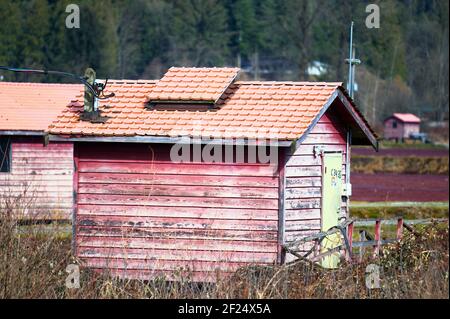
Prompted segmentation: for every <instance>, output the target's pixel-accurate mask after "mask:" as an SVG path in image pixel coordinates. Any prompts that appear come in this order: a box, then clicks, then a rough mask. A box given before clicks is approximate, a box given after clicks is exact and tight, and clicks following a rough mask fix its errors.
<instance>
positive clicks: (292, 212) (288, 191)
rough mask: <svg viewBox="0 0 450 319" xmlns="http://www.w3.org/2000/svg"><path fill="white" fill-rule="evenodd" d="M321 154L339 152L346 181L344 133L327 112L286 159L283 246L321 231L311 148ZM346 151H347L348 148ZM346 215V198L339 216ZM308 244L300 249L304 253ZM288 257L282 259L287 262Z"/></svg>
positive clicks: (317, 167)
mask: <svg viewBox="0 0 450 319" xmlns="http://www.w3.org/2000/svg"><path fill="white" fill-rule="evenodd" d="M315 146H322V147H323V150H324V151H325V152H336V151H339V152H342V154H343V156H342V172H343V175H342V178H343V184H344V183H345V179H346V161H347V156H350V154H347V130H346V128H345V125H344V123H342V122H341V121H340V120H339V119H338V117H337V116H335V115H334V114H333V113H331V112H327V113H326V114H324V115H323V116H322V118H321V119H320V120H319V122H318V123H317V124H316V126H315V127H314V128H313V130H312V131H311V133H310V134H309V135H308V136H307V138H306V139H305V140H304V142H303V143H302V144H301V145H300V146H299V147H298V149H297V150H296V151H295V152H294V154H291V155H289V156H288V159H287V162H286V168H285V174H286V178H285V185H286V188H285V195H284V196H285V211H284V213H285V218H284V219H285V221H284V224H285V226H284V230H285V231H284V242H285V243H289V242H292V241H293V240H296V239H299V238H302V237H306V236H309V235H313V234H316V233H318V232H319V231H320V230H321V206H322V203H321V201H322V158H321V157H320V156H314V147H315ZM349 150H350V147H349ZM346 215H347V198H346V197H343V201H342V209H341V216H340V217H345V216H346ZM310 248H311V244H309V243H308V244H307V245H305V246H304V247H303V250H304V251H305V252H306V251H307V250H309V249H310ZM290 259H292V258H291V256H286V260H287V261H289V260H290Z"/></svg>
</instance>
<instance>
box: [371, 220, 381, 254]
mask: <svg viewBox="0 0 450 319" xmlns="http://www.w3.org/2000/svg"><path fill="white" fill-rule="evenodd" d="M380 244H381V220H380V219H377V220H376V222H375V246H374V251H373V257H374V258H375V257H377V256H378V255H379V254H380Z"/></svg>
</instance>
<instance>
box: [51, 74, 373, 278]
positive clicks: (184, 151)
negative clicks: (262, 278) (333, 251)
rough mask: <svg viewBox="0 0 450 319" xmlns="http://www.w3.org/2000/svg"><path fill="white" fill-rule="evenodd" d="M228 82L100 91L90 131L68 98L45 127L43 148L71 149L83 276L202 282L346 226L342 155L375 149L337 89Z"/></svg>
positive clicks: (179, 77)
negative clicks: (183, 273) (102, 97)
mask: <svg viewBox="0 0 450 319" xmlns="http://www.w3.org/2000/svg"><path fill="white" fill-rule="evenodd" d="M238 72H239V69H234V68H171V69H170V70H169V71H168V72H167V73H166V75H165V76H164V77H163V78H162V79H161V80H159V81H112V82H110V84H109V86H108V90H109V91H110V92H114V93H115V97H114V98H112V99H109V100H106V101H100V103H99V108H98V110H99V112H100V113H101V117H102V118H103V119H104V123H90V122H87V121H81V120H80V115H81V113H83V112H84V111H83V100H82V99H81V98H80V99H79V100H78V101H73V102H72V103H71V104H70V106H69V107H67V108H66V110H65V111H64V112H62V113H61V114H60V115H59V116H58V118H57V120H56V121H54V122H53V124H52V125H51V126H50V134H51V135H50V140H51V141H55V142H56V141H57V142H61V141H66V142H73V143H74V148H75V157H74V161H75V174H74V187H75V190H74V192H75V194H76V195H75V213H74V215H73V223H74V225H75V228H74V229H75V233H74V237H73V238H74V249H75V252H76V255H77V256H78V257H79V258H80V259H81V260H82V261H83V262H84V263H85V265H86V266H88V267H92V268H94V269H99V270H101V269H108V270H110V271H111V272H112V273H113V274H118V275H120V276H126V277H131V278H152V277H154V276H156V275H159V274H163V275H166V276H168V277H169V278H170V277H174V276H175V274H176V273H177V271H179V270H180V269H187V270H189V271H190V272H191V273H192V275H193V276H194V279H198V280H213V279H214V277H215V276H216V274H215V272H216V270H220V272H221V273H224V274H226V273H230V272H233V271H235V270H236V269H237V268H238V267H240V266H245V265H249V264H255V263H256V264H276V263H282V262H285V261H286V260H288V259H291V256H286V254H285V252H284V251H283V249H282V248H281V247H282V244H284V243H287V242H289V241H292V240H295V239H297V238H300V237H303V236H306V235H308V234H311V233H316V232H319V231H320V230H322V229H328V228H330V227H331V226H333V225H335V224H337V223H338V219H339V218H342V217H345V216H347V214H348V203H349V196H350V194H351V187H350V180H349V177H350V176H349V166H350V146H351V144H364V145H372V146H374V147H375V148H377V139H376V136H375V134H374V132H373V130H372V129H371V128H370V127H369V125H368V124H367V122H366V121H365V119H364V118H363V116H362V114H361V113H360V112H359V111H358V109H357V108H356V107H355V105H354V103H353V101H352V100H351V99H350V97H349V96H348V95H347V93H346V91H345V89H344V88H343V87H342V86H341V84H340V83H311V82H244V81H237V80H236V77H237V75H238ZM83 118H86V117H85V116H83ZM230 154H231V155H230ZM306 248H307V247H305V249H306Z"/></svg>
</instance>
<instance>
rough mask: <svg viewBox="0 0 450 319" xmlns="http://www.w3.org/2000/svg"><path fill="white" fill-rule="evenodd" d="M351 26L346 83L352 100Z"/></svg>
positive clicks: (351, 30) (351, 26)
mask: <svg viewBox="0 0 450 319" xmlns="http://www.w3.org/2000/svg"><path fill="white" fill-rule="evenodd" d="M353 24H354V22H353V21H352V24H351V25H350V47H349V49H348V83H347V90H348V92H349V93H350V96H351V97H352V98H353V79H352V78H353V72H352V71H353V70H352V69H353V64H352V60H353Z"/></svg>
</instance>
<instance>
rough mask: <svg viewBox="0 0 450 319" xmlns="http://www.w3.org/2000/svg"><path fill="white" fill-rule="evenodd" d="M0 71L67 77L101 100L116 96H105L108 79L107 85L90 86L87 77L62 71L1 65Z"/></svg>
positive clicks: (112, 94)
mask: <svg viewBox="0 0 450 319" xmlns="http://www.w3.org/2000/svg"><path fill="white" fill-rule="evenodd" d="M0 70H4V71H10V72H16V73H28V74H41V75H60V76H66V77H70V78H73V79H75V80H77V81H80V82H81V83H83V84H84V85H85V86H86V87H87V88H88V89H89V91H91V92H92V94H93V95H94V96H95V97H96V98H97V99H99V100H106V99H109V98H111V97H113V96H114V95H115V94H114V93H110V94H108V95H104V94H103V90H104V89H105V88H106V85H107V83H108V79H106V81H105V83H96V84H94V85H92V84H90V83H89V82H88V81H87V80H86V78H85V77H83V76H79V75H76V74H73V73H69V72H62V71H51V70H34V69H23V68H14V67H9V66H2V65H0Z"/></svg>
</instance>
